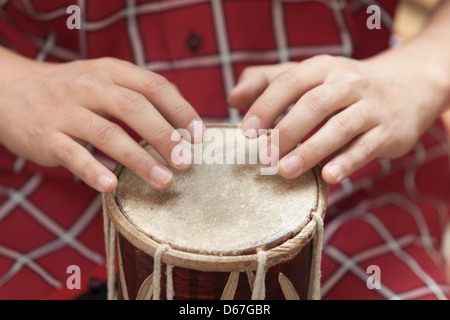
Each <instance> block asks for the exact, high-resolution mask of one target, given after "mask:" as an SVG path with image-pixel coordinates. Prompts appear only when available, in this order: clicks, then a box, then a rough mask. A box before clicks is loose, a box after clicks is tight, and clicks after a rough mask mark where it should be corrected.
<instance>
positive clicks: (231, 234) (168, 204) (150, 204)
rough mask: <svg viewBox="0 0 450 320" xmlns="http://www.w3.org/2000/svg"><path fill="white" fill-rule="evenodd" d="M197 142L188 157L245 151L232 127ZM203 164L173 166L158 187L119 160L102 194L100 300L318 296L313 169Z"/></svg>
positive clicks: (320, 210) (319, 189)
mask: <svg viewBox="0 0 450 320" xmlns="http://www.w3.org/2000/svg"><path fill="white" fill-rule="evenodd" d="M208 130H214V133H215V134H214V138H213V139H212V138H211V139H208V138H207V133H208ZM230 133H231V135H232V136H233V137H235V138H236V139H238V140H239V139H240V140H239V141H240V142H237V143H230V141H231V140H232V139H229V135H230ZM204 140H205V141H204V142H203V143H202V144H201V145H200V147H199V145H197V149H195V145H193V151H194V158H195V156H196V154H195V151H196V150H197V151H198V150H201V151H203V152H207V153H208V154H209V155H210V156H213V157H214V159H219V158H220V157H222V156H225V154H227V155H230V153H231V154H232V155H234V159H241V160H242V159H243V157H244V158H245V159H250V157H251V155H250V154H249V152H250V151H249V150H251V148H250V147H249V143H251V141H250V140H248V139H245V137H244V136H243V135H242V133H241V130H240V129H239V128H237V127H235V126H232V125H216V126H209V127H208V129H207V132H206V134H205V139H204ZM255 140H258V139H255ZM242 141H244V143H243V144H242V143H241V142H242ZM213 144H214V146H213ZM143 146H144V147H145V148H146V149H147V150H148V151H149V152H150V153H151V154H152V155H154V156H155V157H157V158H158V159H159V160H160V161H161V162H163V163H165V161H164V160H163V159H162V158H161V157H160V156H159V155H158V154H157V153H156V152H155V151H154V149H153V148H152V147H150V146H148V145H147V144H145V143H143ZM239 146H244V147H243V148H241V147H239ZM198 148H200V149H198ZM227 157H228V156H227ZM239 157H241V158H239ZM203 158H205V157H203ZM230 158H231V157H228V158H227V159H230ZM223 159H225V158H223ZM206 162H208V161H203V162H202V163H199V164H196V163H195V162H194V164H193V165H192V167H191V168H190V169H189V170H187V171H184V172H176V171H173V172H174V175H175V179H174V183H173V185H172V186H171V187H170V188H168V189H167V190H164V191H158V190H154V189H152V188H151V187H150V186H149V185H148V184H146V183H145V182H144V181H143V180H141V179H140V178H138V177H137V176H136V175H135V174H134V173H133V172H131V171H130V170H129V169H127V168H125V167H123V166H121V165H119V166H117V168H116V170H115V174H116V175H117V177H118V181H119V185H118V187H117V189H116V191H115V192H114V193H111V194H106V195H104V196H103V202H104V222H105V240H106V253H107V261H108V298H109V299H114V298H120V299H160V298H167V299H228V300H231V299H250V298H251V299H319V298H320V290H319V289H320V279H319V278H320V261H321V260H320V259H321V249H322V248H321V246H322V232H323V220H322V219H323V217H324V215H325V210H326V206H327V196H328V188H327V186H326V184H325V183H324V182H323V180H322V179H321V177H320V172H319V170H318V168H314V169H312V170H310V171H308V172H307V173H305V174H304V175H302V176H301V177H299V178H297V179H294V180H286V179H283V178H282V177H280V176H279V175H276V174H275V175H274V174H269V175H267V174H261V172H262V171H261V169H262V168H264V167H265V166H263V165H262V164H260V163H253V164H252V163H249V161H247V162H246V163H244V164H239V163H236V162H238V161H235V163H232V164H227V163H226V162H225V161H223V162H222V163H218V162H220V161H216V162H213V163H211V161H209V163H206ZM241 162H242V161H241ZM116 270H117V271H116ZM116 278H117V279H118V281H117V283H118V284H117V286H116V285H115V284H114V283H115V280H116Z"/></svg>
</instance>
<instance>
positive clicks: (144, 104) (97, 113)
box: [0, 47, 203, 193]
mask: <svg viewBox="0 0 450 320" xmlns="http://www.w3.org/2000/svg"><path fill="white" fill-rule="evenodd" d="M0 70H2V77H0V97H2V99H1V100H0V114H1V115H2V117H0V143H2V144H3V145H4V146H6V147H7V148H8V149H9V150H10V151H12V152H13V153H15V154H16V155H19V156H22V157H24V158H26V159H28V160H31V161H33V162H35V163H37V164H40V165H42V166H47V167H53V166H64V167H66V168H67V169H69V170H70V171H71V172H72V173H74V174H75V175H77V176H78V177H80V178H81V179H82V180H83V181H84V182H86V183H87V184H88V185H89V186H91V187H92V188H94V189H96V190H98V191H100V192H105V193H108V192H112V191H113V190H114V189H115V188H116V187H117V178H116V177H115V175H114V174H113V173H112V172H111V171H110V170H108V169H107V168H106V167H105V166H104V165H103V164H101V163H100V162H99V161H98V160H96V159H95V158H94V157H93V156H92V155H91V154H90V153H89V152H88V150H87V149H86V148H85V146H86V145H87V144H92V145H93V146H95V147H97V148H98V149H99V150H101V151H103V152H104V153H106V154H108V155H109V156H110V157H111V158H113V159H115V160H116V161H118V162H119V163H122V164H123V165H125V166H127V167H128V168H130V169H131V170H133V171H134V172H135V173H136V174H137V175H138V176H140V177H141V178H142V179H143V180H144V181H146V182H148V183H149V184H150V185H151V186H152V187H153V188H156V189H161V190H162V189H166V188H168V187H169V186H170V185H171V184H172V182H173V174H172V172H171V171H170V170H168V169H167V168H166V167H165V166H164V165H162V164H161V163H160V162H159V161H157V160H156V159H155V158H154V157H152V156H151V155H150V154H149V153H148V152H146V151H145V150H144V149H143V148H142V147H141V146H140V145H139V144H138V143H137V142H136V141H135V140H134V139H132V138H131V137H130V136H129V135H128V134H127V133H126V132H125V130H124V129H123V128H121V127H120V126H119V125H117V124H116V123H114V122H113V121H111V120H110V119H111V118H115V119H119V120H121V121H123V122H124V123H126V124H127V125H128V126H129V127H130V128H131V129H133V130H134V131H135V132H136V133H137V134H139V135H140V136H141V137H142V138H143V139H145V140H146V141H148V142H149V143H150V144H151V145H152V146H154V147H155V149H156V150H157V151H158V152H159V153H160V154H161V156H162V157H163V158H164V159H165V160H166V161H167V163H168V164H169V165H171V166H172V167H173V168H174V169H176V170H186V169H188V168H189V166H190V161H181V163H178V164H175V163H173V162H172V160H171V159H172V154H176V155H178V156H181V157H187V158H190V156H191V155H190V148H189V146H188V144H187V143H186V142H185V141H183V139H182V137H181V135H178V139H177V137H176V134H177V131H175V129H180V128H183V129H187V130H188V131H189V132H190V133H191V137H193V138H192V139H196V138H197V137H195V138H194V127H196V126H201V127H202V128H203V124H202V122H201V119H200V117H199V116H198V114H197V113H196V112H195V110H194V108H193V107H192V106H191V105H190V104H189V103H188V102H187V101H186V100H185V99H184V98H183V97H182V96H181V94H180V93H179V92H178V90H177V89H176V88H175V87H174V86H173V84H171V83H170V82H169V81H167V80H166V79H165V78H164V77H162V76H160V75H158V74H155V73H153V72H150V71H147V70H144V69H142V68H139V67H137V66H135V65H133V64H131V63H128V62H125V61H121V60H118V59H113V58H100V59H92V60H79V61H73V62H68V63H47V62H37V61H34V60H32V59H28V58H25V57H23V56H20V55H18V54H16V53H13V52H11V51H9V50H7V49H5V48H1V47H0ZM197 132H198V131H197ZM174 135H175V137H174ZM197 140H201V137H200V139H197ZM191 142H194V140H192V141H191Z"/></svg>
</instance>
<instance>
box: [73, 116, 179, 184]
mask: <svg viewBox="0 0 450 320" xmlns="http://www.w3.org/2000/svg"><path fill="white" fill-rule="evenodd" d="M71 120H72V121H71V123H72V124H67V126H66V128H67V129H66V133H67V134H69V135H70V136H73V137H75V138H78V139H80V140H83V141H86V142H88V143H90V144H92V145H93V146H95V147H96V148H98V149H99V150H101V151H102V152H104V153H105V154H107V155H108V156H110V157H111V158H113V159H115V160H116V161H117V162H119V163H121V164H123V165H124V166H125V167H127V168H129V169H130V170H132V171H133V172H135V173H136V174H137V175H138V176H139V177H140V178H142V179H143V180H144V181H146V182H147V183H149V184H150V185H151V186H152V187H153V188H155V189H159V190H162V189H166V188H167V187H169V186H170V185H171V184H172V182H173V174H172V172H170V171H169V170H168V169H167V168H165V167H164V165H163V164H162V163H161V162H159V161H158V160H157V159H155V158H154V157H153V156H151V155H150V154H149V153H148V152H147V151H145V150H144V148H142V147H141V146H140V145H139V144H138V143H137V142H136V141H135V140H134V139H132V138H131V137H130V136H129V135H128V134H127V133H126V132H125V131H124V130H123V129H122V128H121V127H120V126H118V125H117V124H114V123H112V122H110V121H108V120H106V119H104V118H102V117H100V116H98V115H96V114H95V113H93V112H90V111H89V110H87V109H82V108H80V110H79V111H78V112H77V113H76V114H74V116H73V118H72V119H71Z"/></svg>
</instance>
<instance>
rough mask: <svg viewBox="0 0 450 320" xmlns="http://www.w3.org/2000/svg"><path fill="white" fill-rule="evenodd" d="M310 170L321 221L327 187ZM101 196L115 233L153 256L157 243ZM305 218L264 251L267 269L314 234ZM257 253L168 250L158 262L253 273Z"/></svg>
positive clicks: (312, 222) (113, 196) (292, 253)
mask: <svg viewBox="0 0 450 320" xmlns="http://www.w3.org/2000/svg"><path fill="white" fill-rule="evenodd" d="M207 127H222V128H230V129H232V128H238V126H237V125H233V124H223V123H211V124H207ZM140 144H141V145H145V144H146V142H145V141H141V143H140ZM123 168H124V166H123V165H121V164H118V165H117V166H116V168H115V169H114V174H115V175H116V176H117V177H118V176H119V174H120V172H121V171H122V170H123ZM311 170H313V171H314V175H315V177H316V183H317V184H318V186H317V187H318V199H317V206H316V208H313V209H311V213H316V214H319V215H320V216H321V217H322V219H323V218H324V216H325V212H326V208H327V204H328V186H327V184H326V183H325V181H323V179H322V178H321V174H320V168H319V166H316V167H314V168H312V169H311ZM102 196H103V206H104V210H106V213H107V215H108V217H109V219H110V220H111V222H112V223H113V225H114V227H115V229H116V232H119V233H120V234H121V235H122V236H123V237H125V238H126V239H127V240H128V241H129V242H130V243H131V244H132V245H133V246H135V247H136V248H138V249H139V250H142V251H143V252H145V253H146V254H149V255H151V256H154V255H155V252H156V250H157V249H158V247H159V246H160V245H161V243H159V242H157V241H155V240H153V239H152V238H151V237H149V236H148V235H147V234H145V233H144V232H143V231H141V230H140V229H139V228H138V227H136V226H135V225H134V224H132V223H131V222H130V221H129V220H128V218H127V217H126V216H125V215H124V213H123V212H122V211H121V210H120V208H119V206H118V204H117V201H116V192H112V193H108V194H103V195H102ZM309 219H310V220H309V222H308V223H307V224H306V225H305V227H303V228H302V229H301V231H300V232H298V233H297V235H295V236H293V237H292V238H289V239H287V240H286V241H284V242H282V243H281V244H278V245H276V246H275V247H271V248H270V249H268V250H265V251H266V255H267V265H266V267H267V268H269V267H271V266H274V265H276V264H278V263H280V262H283V261H288V260H291V259H292V258H294V257H295V256H296V255H297V254H298V253H299V252H300V250H301V249H302V248H303V247H304V246H305V245H307V244H308V243H309V242H310V241H311V239H312V238H313V237H314V235H315V233H316V227H317V223H316V221H315V220H314V219H312V217H311V214H310V216H309ZM258 250H264V248H263V247H261V248H258V249H257V250H256V253H253V254H239V255H214V254H202V253H194V252H188V251H182V250H179V249H175V248H171V249H170V250H168V251H166V252H165V253H164V255H163V257H162V262H163V263H166V264H170V265H174V266H177V267H182V268H186V269H193V270H198V271H206V272H233V271H245V270H256V268H257V266H258V254H257V252H258Z"/></svg>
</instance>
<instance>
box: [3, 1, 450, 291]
mask: <svg viewBox="0 0 450 320" xmlns="http://www.w3.org/2000/svg"><path fill="white" fill-rule="evenodd" d="M364 3H365V1H359V0H348V1H344V0H341V1H339V0H328V1H327V0H313V1H302V0H284V1H282V0H280V1H274V0H273V1H270V0H259V1H258V0H253V1H251V0H246V1H245V0H244V1H233V0H222V1H220V0H217V1H216V0H211V1H207V0H166V1H155V0H147V1H144V0H110V1H86V0H79V1H64V3H62V1H56V0H0V44H1V45H3V46H6V47H9V48H11V49H13V50H16V51H18V52H20V53H22V54H23V55H26V56H28V57H32V58H35V59H37V60H41V61H57V62H64V61H71V60H75V59H86V58H97V57H102V56H113V57H117V58H120V59H124V60H128V61H132V62H134V63H136V64H137V65H140V66H142V67H144V68H148V69H149V70H152V71H154V72H158V73H160V74H162V75H163V76H165V77H167V78H168V79H169V80H170V81H171V82H173V83H174V84H176V85H177V87H178V88H179V90H180V91H181V93H182V94H183V95H184V97H185V98H186V99H187V100H188V101H189V102H191V104H192V105H193V106H194V107H195V108H196V109H197V111H198V112H199V114H200V115H201V116H203V117H205V119H207V118H214V119H217V118H221V119H227V117H229V116H230V112H229V110H228V108H227V105H226V103H225V101H226V96H227V94H228V92H229V90H230V89H231V88H232V87H233V85H234V84H235V82H236V79H237V78H238V77H239V74H240V73H241V71H242V70H243V69H244V68H245V67H247V66H249V65H258V64H266V63H277V62H283V61H289V60H293V61H300V60H303V59H305V58H308V57H311V56H313V55H317V54H323V53H325V54H332V55H344V56H348V57H354V58H357V59H360V58H365V57H368V56H371V55H373V54H375V53H377V52H379V51H381V50H383V49H384V48H386V47H387V46H388V45H389V36H390V30H391V27H392V20H393V14H394V11H395V8H396V4H397V1H388V0H379V1H376V4H377V5H379V6H380V8H381V13H382V28H381V29H380V30H376V29H375V30H369V29H368V28H367V27H366V21H367V18H368V17H369V15H368V14H367V13H366V9H367V5H365V4H364ZM71 4H76V5H78V6H79V7H80V9H81V19H82V28H81V29H79V30H77V29H74V30H69V29H68V28H67V27H66V21H67V18H68V17H69V15H68V14H67V13H66V9H67V7H68V6H69V5H71ZM0 76H1V74H0ZM136 139H139V138H138V137H136ZM93 152H94V153H95V151H93ZM0 154H1V157H0V299H2V298H3V299H5V298H19V299H27V298H33V299H35V298H60V297H64V298H73V297H75V296H77V295H79V294H80V293H81V292H84V291H85V290H86V289H87V284H86V283H87V282H86V281H87V279H89V278H90V277H93V276H95V277H99V278H100V279H101V280H104V279H105V269H104V268H105V267H104V243H103V230H102V217H101V215H100V214H99V212H100V211H101V198H100V195H99V194H97V193H96V192H95V191H93V190H92V189H90V188H89V187H87V186H86V185H85V184H83V183H82V182H80V181H79V180H78V179H77V178H75V177H73V176H72V175H71V174H70V173H69V172H68V171H67V170H65V169H63V168H52V169H49V168H42V167H39V166H37V165H35V164H33V163H30V162H27V161H25V160H24V159H22V158H17V157H16V156H14V155H12V154H11V153H9V152H8V151H7V150H6V149H4V148H2V147H0ZM98 156H99V157H101V156H100V155H98ZM101 159H102V160H103V161H104V162H105V163H107V164H108V165H109V167H113V166H114V163H113V162H112V161H111V160H109V159H106V158H101ZM449 164H450V162H449V146H448V141H447V140H446V137H445V134H444V132H443V130H442V127H441V126H439V125H435V126H433V127H432V128H431V129H430V130H429V131H428V132H427V133H426V134H425V135H424V137H423V138H422V139H421V140H420V141H419V142H418V144H417V146H416V148H415V149H414V150H413V151H412V152H411V153H410V154H408V155H407V156H405V157H403V158H401V159H398V160H395V161H387V160H380V161H378V160H377V161H373V162H372V163H370V164H369V165H367V166H366V167H364V168H363V169H362V170H360V171H358V172H357V173H356V174H354V175H353V176H352V177H350V178H349V179H346V180H344V181H343V182H342V183H341V184H340V185H337V186H331V190H330V205H329V209H328V214H327V219H326V224H325V235H324V242H325V243H324V252H323V263H322V273H323V277H322V294H323V297H324V298H329V299H333V298H340V299H342V298H362V299H364V298H367V299H380V298H381V299H390V298H406V299H417V298H432V299H435V298H448V297H449V296H450V289H449V285H448V283H447V281H446V278H445V274H444V271H443V263H444V262H443V259H442V255H441V253H440V245H441V238H442V233H443V230H444V228H445V226H446V224H447V221H448V216H449V212H450V199H449V195H450V182H449V181H450V172H449V167H450V166H449ZM69 265H78V266H79V267H80V268H81V273H82V275H83V277H84V279H85V280H86V281H84V282H83V284H82V285H83V288H82V289H81V290H68V289H67V287H66V279H67V277H68V276H69V275H68V274H67V273H66V270H67V267H68V266H69ZM370 265H376V266H379V268H380V270H381V275H382V277H381V281H382V286H381V288H380V289H372V290H371V289H369V288H368V287H367V284H366V280H367V277H368V275H370V274H368V273H367V270H368V269H367V268H368V266H370Z"/></svg>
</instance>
